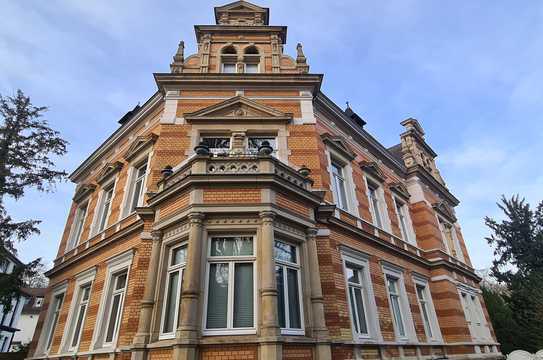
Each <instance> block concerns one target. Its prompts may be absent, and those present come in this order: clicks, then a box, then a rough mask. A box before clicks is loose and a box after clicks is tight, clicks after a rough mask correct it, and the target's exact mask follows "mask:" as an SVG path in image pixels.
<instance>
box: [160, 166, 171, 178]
mask: <svg viewBox="0 0 543 360" xmlns="http://www.w3.org/2000/svg"><path fill="white" fill-rule="evenodd" d="M160 173H161V174H162V177H163V178H167V177H168V176H170V175H171V174H173V169H172V167H171V166H170V165H166V166H164V169H162V170H160Z"/></svg>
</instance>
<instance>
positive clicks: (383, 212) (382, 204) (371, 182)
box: [364, 174, 391, 233]
mask: <svg viewBox="0 0 543 360" xmlns="http://www.w3.org/2000/svg"><path fill="white" fill-rule="evenodd" d="M364 183H365V185H366V196H367V198H368V203H369V208H370V213H371V221H372V224H373V226H375V227H376V228H378V229H381V230H384V231H386V232H388V233H390V232H391V225H390V218H389V216H388V205H387V202H386V198H385V190H384V187H383V184H382V183H381V182H380V181H377V180H376V179H374V178H372V177H371V176H368V175H367V174H364ZM370 187H372V188H374V189H375V194H376V195H377V201H378V205H379V209H377V210H378V211H379V219H380V220H381V226H380V227H379V226H378V224H377V223H376V219H377V217H376V215H375V206H374V204H373V201H372V197H371V192H370Z"/></svg>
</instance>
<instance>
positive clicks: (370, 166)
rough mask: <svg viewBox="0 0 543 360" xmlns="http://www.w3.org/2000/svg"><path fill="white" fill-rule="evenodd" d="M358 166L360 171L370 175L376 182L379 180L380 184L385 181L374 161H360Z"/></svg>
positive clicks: (381, 171)
mask: <svg viewBox="0 0 543 360" xmlns="http://www.w3.org/2000/svg"><path fill="white" fill-rule="evenodd" d="M359 165H360V167H361V168H362V170H364V171H365V172H367V173H368V174H370V175H371V176H372V177H374V178H375V179H376V180H379V181H381V182H384V181H385V174H384V173H383V170H381V168H380V167H379V165H378V164H377V163H376V162H375V161H361V162H360V163H359Z"/></svg>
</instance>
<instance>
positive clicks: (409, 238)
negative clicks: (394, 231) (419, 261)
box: [392, 193, 418, 247]
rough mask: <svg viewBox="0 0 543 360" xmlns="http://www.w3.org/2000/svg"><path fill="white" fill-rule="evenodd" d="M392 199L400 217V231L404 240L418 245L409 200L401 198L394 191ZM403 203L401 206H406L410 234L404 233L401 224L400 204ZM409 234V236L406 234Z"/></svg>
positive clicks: (397, 215) (395, 210) (398, 217)
mask: <svg viewBox="0 0 543 360" xmlns="http://www.w3.org/2000/svg"><path fill="white" fill-rule="evenodd" d="M392 200H393V203H394V212H395V213H396V217H397V219H398V227H399V228H400V233H401V235H402V240H403V241H405V242H407V243H409V244H411V245H414V246H417V247H418V245H417V235H416V233H415V228H414V226H413V221H412V220H411V213H410V211H409V202H408V201H406V200H403V199H402V198H400V197H399V196H398V195H396V194H394V193H392ZM399 204H401V205H400V206H403V207H404V208H405V210H406V211H405V214H404V216H405V217H406V218H405V220H406V224H405V225H406V226H407V232H408V234H404V233H403V230H402V224H401V221H400V214H398V205H399ZM406 235H407V236H406Z"/></svg>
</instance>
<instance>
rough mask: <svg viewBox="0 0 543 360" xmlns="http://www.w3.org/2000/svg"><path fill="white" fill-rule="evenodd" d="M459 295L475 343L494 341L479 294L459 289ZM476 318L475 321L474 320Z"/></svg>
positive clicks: (470, 290)
mask: <svg viewBox="0 0 543 360" xmlns="http://www.w3.org/2000/svg"><path fill="white" fill-rule="evenodd" d="M458 293H459V296H460V302H461V304H462V309H463V310H464V317H465V319H466V322H467V324H468V328H469V331H470V335H471V337H472V339H473V340H475V341H490V340H492V335H491V333H490V329H489V327H488V323H487V321H486V317H485V315H484V313H483V308H482V305H481V302H480V301H479V296H478V295H477V292H476V291H474V290H472V289H464V288H459V289H458ZM464 296H466V297H465V298H464ZM466 300H468V301H469V303H468V301H466ZM468 316H469V319H468ZM474 317H475V319H473V318H474Z"/></svg>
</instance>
